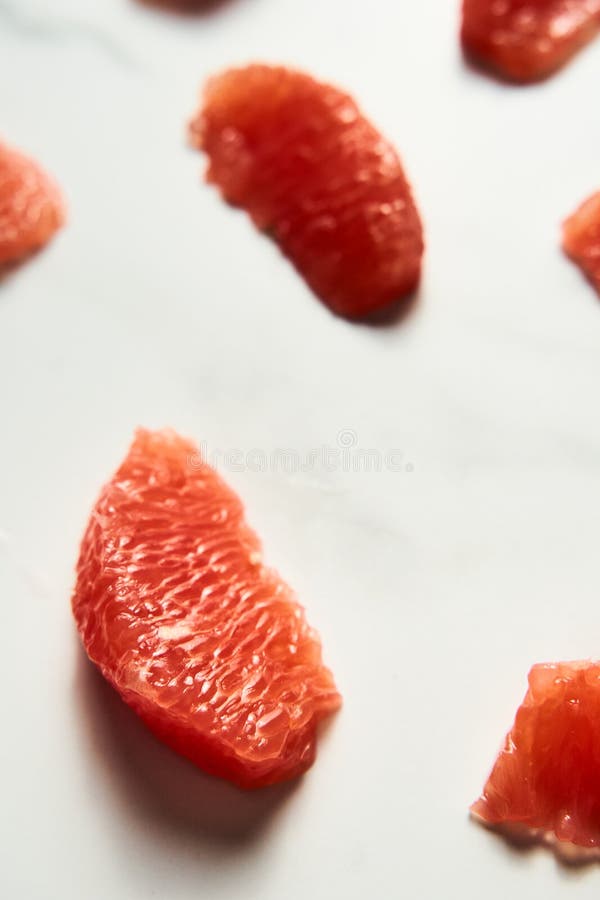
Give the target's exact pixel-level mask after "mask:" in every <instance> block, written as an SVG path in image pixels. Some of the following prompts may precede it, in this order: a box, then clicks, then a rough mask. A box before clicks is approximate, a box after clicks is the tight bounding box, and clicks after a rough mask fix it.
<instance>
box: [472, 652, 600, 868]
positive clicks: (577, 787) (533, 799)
mask: <svg viewBox="0 0 600 900" xmlns="http://www.w3.org/2000/svg"><path fill="white" fill-rule="evenodd" d="M471 810H472V813H473V815H474V816H475V817H476V818H479V819H480V820H482V821H483V822H484V823H486V824H488V825H493V826H496V827H499V828H501V829H502V830H503V831H510V830H511V829H512V830H513V831H514V833H515V834H519V835H523V834H525V833H527V834H528V835H529V836H531V837H535V838H537V839H540V840H544V841H546V842H550V843H554V844H557V847H558V849H559V850H561V849H563V850H566V851H570V854H569V855H571V856H573V855H574V854H575V853H577V852H581V853H582V854H585V853H586V852H588V853H589V851H590V850H594V851H596V850H598V849H600V664H599V663H591V662H566V663H551V664H543V665H536V666H534V667H533V668H532V670H531V672H530V673H529V690H528V692H527V694H526V696H525V699H524V701H523V704H522V706H521V707H520V708H519V710H518V712H517V716H516V719H515V723H514V725H513V727H512V729H511V731H510V732H509V734H508V735H507V737H506V741H505V744H504V748H503V750H502V751H501V752H500V754H499V756H498V758H497V760H496V763H495V765H494V768H493V770H492V773H491V775H490V777H489V779H488V781H487V784H486V785H485V787H484V790H483V794H482V795H481V797H480V798H479V799H478V800H477V801H476V802H475V803H474V804H473V806H472V807H471ZM565 855H566V853H565Z"/></svg>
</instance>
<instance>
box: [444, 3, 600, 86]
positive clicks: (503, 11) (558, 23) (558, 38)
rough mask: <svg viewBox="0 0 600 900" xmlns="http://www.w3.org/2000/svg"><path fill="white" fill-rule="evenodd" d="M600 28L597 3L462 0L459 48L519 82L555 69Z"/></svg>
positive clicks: (533, 79)
mask: <svg viewBox="0 0 600 900" xmlns="http://www.w3.org/2000/svg"><path fill="white" fill-rule="evenodd" d="M598 30H600V0H463V18H462V34H461V38H462V44H463V48H464V50H465V52H466V53H467V55H468V56H469V57H471V58H472V59H473V60H474V61H476V62H479V63H482V64H483V65H485V66H487V67H488V68H490V69H493V70H495V71H496V72H497V73H498V74H500V75H502V76H503V77H505V78H507V79H509V80H512V81H519V82H528V81H538V80H540V79H542V78H546V77H548V76H549V75H551V74H552V73H553V72H555V71H556V70H557V69H560V68H561V66H563V65H564V64H565V63H566V62H568V60H569V59H570V58H571V57H572V56H573V55H574V54H575V53H576V52H577V51H578V50H580V49H581V48H582V47H583V46H584V45H585V44H587V43H588V42H589V41H590V40H591V39H592V38H593V37H594V36H595V35H596V34H597V32H598Z"/></svg>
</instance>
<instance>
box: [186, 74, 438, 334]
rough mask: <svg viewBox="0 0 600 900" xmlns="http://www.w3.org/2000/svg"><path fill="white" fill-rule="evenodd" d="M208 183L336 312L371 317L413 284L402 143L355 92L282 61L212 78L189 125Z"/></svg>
mask: <svg viewBox="0 0 600 900" xmlns="http://www.w3.org/2000/svg"><path fill="white" fill-rule="evenodd" d="M190 137H191V142H192V144H193V146H195V147H197V148H198V149H201V150H203V151H204V152H205V153H206V154H207V155H208V159H209V166H208V172H207V179H208V181H210V182H212V183H214V184H216V185H217V186H218V188H219V189H220V191H221V193H222V195H223V197H224V198H225V199H226V200H227V201H229V202H230V203H232V204H234V205H236V206H240V207H242V208H243V209H245V210H246V211H247V212H248V213H249V214H250V216H251V218H252V220H253V221H254V223H255V225H257V227H258V228H260V229H261V230H263V231H265V232H267V233H268V234H269V235H271V236H272V237H273V239H274V240H275V241H276V242H277V244H278V245H279V247H280V248H281V250H282V251H283V253H284V254H285V255H286V256H287V257H288V258H289V259H290V260H291V261H292V263H293V264H294V265H295V267H296V269H297V270H298V271H299V272H300V274H301V275H302V276H303V278H304V279H305V281H306V282H307V283H308V285H309V286H310V287H311V289H312V290H313V291H314V293H315V294H316V295H317V296H318V297H320V299H321V300H322V301H323V302H324V303H326V304H327V305H328V306H329V307H330V308H331V309H332V310H334V311H335V312H336V313H338V314H339V315H342V316H347V317H349V318H361V317H365V316H367V315H369V314H371V313H374V312H375V311H378V310H381V309H383V308H385V307H389V306H390V305H392V304H395V303H396V302H397V301H399V300H402V299H403V298H406V297H408V296H409V295H410V294H411V293H412V292H413V291H414V290H415V288H416V287H417V285H418V283H419V279H420V275H421V259H422V256H423V229H422V225H421V220H420V217H419V213H418V211H417V208H416V206H415V203H414V200H413V196H412V191H411V188H410V185H409V183H408V181H407V178H406V176H405V174H404V170H403V167H402V164H401V162H400V158H399V156H398V154H397V153H396V150H395V149H394V147H393V146H392V145H391V144H390V143H389V142H388V141H387V140H385V138H384V137H382V135H381V134H380V133H379V132H378V131H377V129H376V128H375V127H374V126H373V125H372V124H371V123H370V122H369V121H368V120H367V119H366V118H365V116H364V115H363V114H362V112H361V111H360V109H359V108H358V106H357V105H356V103H355V101H354V100H353V99H352V97H350V96H349V95H348V94H347V93H344V92H343V91H341V90H339V89H338V88H336V87H333V86H331V85H329V84H325V83H322V82H319V81H316V80H315V79H314V78H312V77H311V76H309V75H307V74H304V73H303V72H298V71H294V70H292V69H288V68H284V67H282V66H267V65H250V66H247V67H245V68H239V69H230V70H228V71H226V72H224V73H223V74H221V75H218V76H216V77H214V78H212V79H210V80H209V82H208V84H207V85H206V89H205V91H204V94H203V97H202V102H201V107H200V109H199V111H198V113H197V114H196V116H195V118H194V119H193V121H192V123H191V126H190Z"/></svg>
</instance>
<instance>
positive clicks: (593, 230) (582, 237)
mask: <svg viewBox="0 0 600 900" xmlns="http://www.w3.org/2000/svg"><path fill="white" fill-rule="evenodd" d="M563 248H564V250H565V253H567V254H568V255H569V256H570V257H571V259H572V260H573V261H574V262H576V263H577V265H578V266H580V268H581V269H582V271H583V272H584V273H585V274H586V275H587V277H588V278H589V280H590V281H591V283H592V284H593V285H594V287H595V288H596V290H597V291H598V293H599V294H600V191H598V193H596V194H593V195H592V196H591V197H589V199H587V200H586V201H585V203H583V204H582V205H581V206H580V207H579V209H578V210H576V212H574V213H573V215H572V216H570V217H569V218H568V219H567V220H566V222H565V223H564V225H563Z"/></svg>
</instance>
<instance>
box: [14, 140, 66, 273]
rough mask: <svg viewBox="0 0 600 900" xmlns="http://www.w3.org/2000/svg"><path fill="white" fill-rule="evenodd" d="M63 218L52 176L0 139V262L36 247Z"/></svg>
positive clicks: (22, 255) (59, 198)
mask: <svg viewBox="0 0 600 900" xmlns="http://www.w3.org/2000/svg"><path fill="white" fill-rule="evenodd" d="M64 219H65V216H64V207H63V202H62V199H61V195H60V191H59V190H58V187H57V186H56V185H55V183H54V182H53V181H52V179H51V178H50V177H49V176H48V175H47V174H46V173H45V172H44V171H43V170H42V169H41V168H40V166H38V164H37V163H36V162H34V161H33V160H32V159H29V157H27V156H24V155H23V154H22V153H20V152H19V151H18V150H13V149H12V148H10V147H7V146H6V145H5V144H1V143H0V266H1V267H4V266H8V265H12V264H13V263H17V262H19V261H21V260H22V259H23V258H24V257H26V256H29V254H31V253H33V252H34V251H36V250H39V249H40V248H41V247H43V246H44V245H45V244H46V243H47V242H48V241H49V240H50V238H51V237H52V236H53V235H54V233H55V232H56V231H57V230H58V229H59V228H60V227H61V225H62V224H63V223H64Z"/></svg>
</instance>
